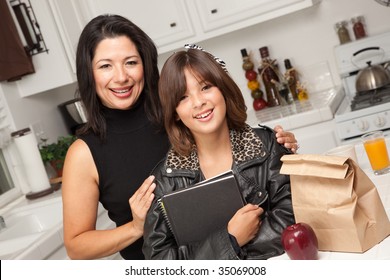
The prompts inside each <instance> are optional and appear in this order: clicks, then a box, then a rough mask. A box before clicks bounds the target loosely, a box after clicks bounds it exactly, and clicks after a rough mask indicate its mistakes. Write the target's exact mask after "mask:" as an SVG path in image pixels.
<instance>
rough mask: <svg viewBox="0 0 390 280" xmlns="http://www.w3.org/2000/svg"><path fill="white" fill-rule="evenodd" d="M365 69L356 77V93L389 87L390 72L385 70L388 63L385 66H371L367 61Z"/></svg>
mask: <svg viewBox="0 0 390 280" xmlns="http://www.w3.org/2000/svg"><path fill="white" fill-rule="evenodd" d="M367 65H368V66H367V67H366V68H364V69H362V70H360V71H359V73H358V74H357V76H356V91H357V92H365V91H370V90H374V89H377V88H381V87H383V86H387V85H390V71H389V70H388V69H387V67H388V66H389V63H386V64H385V65H383V66H382V65H380V64H378V65H371V61H367Z"/></svg>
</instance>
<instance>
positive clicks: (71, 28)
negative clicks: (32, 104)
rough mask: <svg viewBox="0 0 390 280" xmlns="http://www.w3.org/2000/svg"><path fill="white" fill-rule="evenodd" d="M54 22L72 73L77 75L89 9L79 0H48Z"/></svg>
mask: <svg viewBox="0 0 390 280" xmlns="http://www.w3.org/2000/svg"><path fill="white" fill-rule="evenodd" d="M48 1H49V5H50V8H51V11H52V13H53V15H54V20H55V22H56V26H57V29H58V34H59V36H60V37H61V40H62V43H63V46H64V50H65V52H66V55H67V57H68V60H69V63H70V66H71V68H72V72H73V73H74V74H76V50H77V44H78V40H79V37H80V34H81V31H82V30H83V28H84V26H85V25H86V24H87V22H88V20H89V18H88V15H87V12H88V11H89V7H84V6H83V5H84V4H85V3H86V2H83V1H79V0H67V1H63V0H48Z"/></svg>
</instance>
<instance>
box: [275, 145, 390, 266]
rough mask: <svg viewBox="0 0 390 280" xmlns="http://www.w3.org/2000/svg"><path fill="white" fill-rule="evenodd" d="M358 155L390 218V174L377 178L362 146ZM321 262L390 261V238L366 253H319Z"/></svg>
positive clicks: (359, 161) (359, 146) (286, 257)
mask: <svg viewBox="0 0 390 280" xmlns="http://www.w3.org/2000/svg"><path fill="white" fill-rule="evenodd" d="M387 147H388V151H389V152H390V139H387ZM355 149H356V155H357V158H358V164H359V166H360V168H361V169H362V170H363V171H364V172H365V173H366V174H367V176H368V177H369V178H370V179H371V181H372V182H373V183H374V185H375V186H376V188H377V190H378V193H379V196H380V198H381V200H382V203H383V205H384V207H385V210H386V213H387V216H388V217H390V173H388V174H384V175H379V176H376V175H374V173H373V171H372V170H371V167H370V163H369V161H368V158H367V155H366V152H365V151H364V148H363V145H362V144H360V143H359V144H356V145H355ZM318 256H319V259H320V260H355V259H356V260H389V259H390V236H388V237H387V238H385V239H384V240H383V241H382V242H380V243H379V244H377V245H375V246H374V247H372V248H371V249H369V250H367V251H366V252H364V253H343V252H325V251H319V253H318ZM272 260H289V257H288V256H287V254H283V255H281V256H278V257H274V258H272Z"/></svg>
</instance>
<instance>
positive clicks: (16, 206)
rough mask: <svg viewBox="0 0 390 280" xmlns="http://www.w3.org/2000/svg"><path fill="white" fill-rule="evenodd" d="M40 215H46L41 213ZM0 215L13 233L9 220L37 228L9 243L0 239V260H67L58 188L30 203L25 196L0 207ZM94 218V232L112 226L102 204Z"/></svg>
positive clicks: (60, 198) (10, 240) (12, 239)
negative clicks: (19, 220)
mask: <svg viewBox="0 0 390 280" xmlns="http://www.w3.org/2000/svg"><path fill="white" fill-rule="evenodd" d="M42 212H46V213H43V214H42ZM37 213H40V214H37ZM0 215H4V219H5V222H6V223H7V220H8V221H9V222H10V223H11V226H10V227H8V225H7V227H8V228H9V229H10V230H12V226H13V225H12V219H14V220H15V219H16V220H18V219H25V221H24V220H23V221H22V223H25V224H29V223H31V224H34V225H35V224H38V225H39V226H38V227H39V228H35V229H34V232H32V233H31V234H29V235H25V236H20V237H16V238H11V239H9V240H7V239H4V238H3V239H0V243H1V247H2V248H1V250H0V252H1V254H2V257H1V258H2V259H17V260H23V259H24V260H44V259H68V257H67V254H66V250H65V247H64V236H63V222H62V197H61V189H60V190H58V191H55V192H53V193H51V194H49V195H46V196H44V197H41V198H37V199H33V200H28V199H26V198H25V197H24V196H23V197H20V198H19V199H17V200H15V201H14V202H12V203H10V204H9V205H7V206H6V207H4V208H2V209H1V211H0ZM97 215H98V217H97V223H96V228H97V229H109V228H114V227H115V224H114V223H113V222H112V221H111V220H110V219H109V218H108V215H107V211H106V210H105V209H104V208H103V206H102V205H101V204H99V208H98V214H97ZM48 221H50V222H48ZM26 227H28V225H26ZM30 227H31V226H30ZM6 230H7V229H6ZM2 232H3V231H2ZM0 237H1V235H0ZM13 237H15V236H13ZM114 257H116V256H115V255H113V256H112V257H108V258H114Z"/></svg>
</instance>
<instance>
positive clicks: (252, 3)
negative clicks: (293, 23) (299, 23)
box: [195, 0, 318, 32]
mask: <svg viewBox="0 0 390 280" xmlns="http://www.w3.org/2000/svg"><path fill="white" fill-rule="evenodd" d="M195 1H196V2H195V4H196V7H197V9H198V12H199V15H200V20H201V23H202V26H203V30H204V31H205V32H209V31H212V30H215V29H218V28H221V27H225V26H226V25H232V24H236V23H240V24H239V25H238V26H237V27H238V28H241V27H245V26H248V25H249V24H255V23H259V22H262V21H265V20H269V19H272V18H276V17H278V16H281V15H284V14H287V13H291V12H294V11H297V10H300V9H303V8H306V7H310V6H312V5H313V3H314V2H318V1H312V0H240V1H237V0H209V1H204V0H195Z"/></svg>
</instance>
